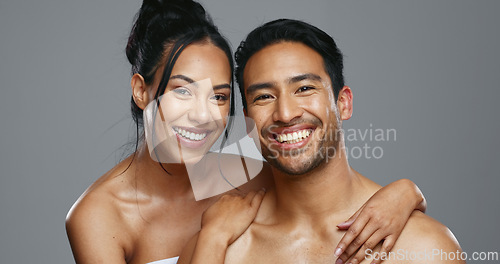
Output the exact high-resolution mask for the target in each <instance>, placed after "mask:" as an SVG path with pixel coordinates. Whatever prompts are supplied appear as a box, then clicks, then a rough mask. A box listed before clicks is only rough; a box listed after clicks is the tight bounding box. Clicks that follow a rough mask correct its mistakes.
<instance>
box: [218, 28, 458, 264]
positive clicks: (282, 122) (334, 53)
mask: <svg viewBox="0 0 500 264" xmlns="http://www.w3.org/2000/svg"><path fill="white" fill-rule="evenodd" d="M236 61H237V63H238V68H237V72H236V78H237V81H238V84H239V86H240V89H241V92H242V95H243V104H244V107H245V114H246V115H247V116H248V117H250V118H252V119H254V121H255V124H256V128H257V131H258V132H259V140H260V144H261V149H262V155H263V156H264V157H265V158H266V160H267V161H268V162H269V163H270V164H271V165H272V167H273V168H272V169H273V175H274V181H275V186H276V187H275V189H274V190H268V191H267V193H266V195H265V197H264V199H263V201H262V203H261V205H260V208H259V210H258V212H257V216H256V218H255V219H254V221H253V223H252V224H251V225H250V227H249V228H248V229H247V230H246V231H245V232H244V233H243V234H242V235H241V236H240V237H239V238H238V239H237V240H236V241H235V242H234V243H232V244H231V245H230V246H229V248H228V249H227V251H226V252H225V259H226V263H343V262H346V261H348V260H347V259H346V258H345V257H342V256H341V257H340V258H338V255H339V253H340V251H341V250H345V249H340V250H339V249H336V248H335V246H336V245H337V243H338V242H339V241H340V240H341V238H342V236H343V235H344V232H342V231H339V230H338V229H337V228H336V227H332V225H331V223H335V222H341V221H342V220H343V219H347V218H348V217H349V216H350V215H352V214H353V213H354V212H355V211H356V210H357V208H359V207H360V206H362V205H363V204H364V203H365V202H366V201H367V200H368V199H369V198H370V197H371V196H372V195H373V194H374V193H375V192H376V191H377V190H379V189H380V186H379V185H377V184H376V183H374V182H372V181H371V180H369V179H367V178H365V177H364V176H362V175H361V174H359V173H358V172H356V171H355V170H353V169H352V168H351V167H350V166H349V163H348V161H347V157H346V153H345V149H344V139H343V135H342V132H341V125H342V121H343V120H348V119H349V118H350V117H351V114H352V91H351V89H350V88H349V87H347V86H344V81H343V76H342V69H343V64H342V54H341V53H340V51H339V50H338V49H337V46H336V44H335V42H334V41H333V39H332V38H331V37H330V36H328V35H327V34H326V33H325V32H323V31H321V30H319V29H318V28H316V27H314V26H311V25H309V24H307V23H304V22H301V21H295V20H285V19H282V20H276V21H272V22H269V23H267V24H265V25H263V26H261V27H259V28H257V29H255V30H254V31H252V32H251V33H250V34H249V35H248V36H247V38H246V40H245V41H244V42H242V44H241V45H240V47H239V48H238V51H237V53H236ZM388 224H390V223H388ZM361 228H362V227H361ZM382 237H383V236H382ZM359 240H360V241H365V240H366V238H359ZM378 241H380V239H377V234H376V233H375V235H374V236H373V237H370V239H369V240H368V241H366V243H364V245H363V246H361V245H360V246H361V248H359V252H361V254H363V255H364V254H367V255H366V258H365V259H364V260H363V261H362V262H361V263H371V262H372V261H374V260H377V261H380V260H385V262H384V263H465V262H464V261H462V260H457V258H458V257H459V255H457V254H459V253H460V246H459V245H458V242H457V241H456V239H455V238H454V236H453V234H452V233H451V232H450V231H449V230H448V229H447V228H446V227H445V226H443V225H441V224H440V223H438V222H437V221H435V220H433V219H431V218H430V217H427V216H425V215H424V214H422V213H420V212H414V213H413V215H412V217H411V218H410V220H409V221H408V223H407V224H406V226H405V228H404V229H403V232H402V234H401V236H400V237H399V238H398V240H397V241H396V242H395V244H394V245H392V242H391V243H384V244H383V245H381V244H378V245H377V244H376V243H377V242H378ZM386 242H387V241H386ZM382 246H383V247H385V248H384V250H382V252H383V251H386V250H388V249H390V248H392V251H391V252H390V253H389V254H387V255H376V254H372V252H377V250H379V249H380V248H381V247H382ZM350 250H353V249H350ZM354 250H355V249H354ZM348 253H349V255H351V254H352V252H348ZM352 263H353V264H354V263H357V262H356V261H353V262H352Z"/></svg>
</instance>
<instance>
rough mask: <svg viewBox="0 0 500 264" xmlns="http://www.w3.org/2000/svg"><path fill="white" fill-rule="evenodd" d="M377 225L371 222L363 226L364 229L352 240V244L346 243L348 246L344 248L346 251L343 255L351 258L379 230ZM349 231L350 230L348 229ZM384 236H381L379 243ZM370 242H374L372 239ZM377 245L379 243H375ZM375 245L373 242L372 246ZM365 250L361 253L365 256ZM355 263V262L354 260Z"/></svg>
mask: <svg viewBox="0 0 500 264" xmlns="http://www.w3.org/2000/svg"><path fill="white" fill-rule="evenodd" d="M377 229H378V228H377V227H376V226H373V225H370V224H369V223H368V224H367V225H366V226H365V227H364V228H363V230H361V232H360V234H359V235H358V236H357V237H355V238H354V239H353V240H352V242H351V243H350V244H346V245H347V247H346V248H345V249H344V253H343V255H345V258H346V259H349V258H351V257H352V256H353V255H354V254H355V253H356V251H358V250H359V249H360V248H362V247H363V245H364V244H365V242H367V240H368V239H369V238H370V237H371V236H372V235H374V234H375V233H376V231H377ZM348 232H349V231H348ZM383 238H384V236H380V238H379V240H378V241H377V243H378V242H379V241H380V240H382V239H383ZM370 243H373V242H371V241H370ZM375 245H377V244H375ZM375 245H373V244H370V246H371V247H372V248H373V247H375ZM364 254H365V253H364V252H363V253H362V254H361V257H363V256H364ZM353 263H354V262H353Z"/></svg>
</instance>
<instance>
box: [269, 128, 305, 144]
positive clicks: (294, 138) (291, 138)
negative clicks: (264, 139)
mask: <svg viewBox="0 0 500 264" xmlns="http://www.w3.org/2000/svg"><path fill="white" fill-rule="evenodd" d="M310 134H311V131H310V130H309V129H304V130H300V131H295V132H293V133H288V134H279V135H277V136H276V140H277V141H278V142H280V143H286V144H294V143H298V142H300V141H302V140H304V139H305V138H307V137H308V136H309V135H310Z"/></svg>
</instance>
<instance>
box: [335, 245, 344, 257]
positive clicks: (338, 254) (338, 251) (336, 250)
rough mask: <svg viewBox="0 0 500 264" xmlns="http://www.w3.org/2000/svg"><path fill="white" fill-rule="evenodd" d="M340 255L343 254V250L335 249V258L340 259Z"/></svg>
mask: <svg viewBox="0 0 500 264" xmlns="http://www.w3.org/2000/svg"><path fill="white" fill-rule="evenodd" d="M340 254H342V249H341V248H339V247H338V248H337V249H335V256H337V257H338V256H340Z"/></svg>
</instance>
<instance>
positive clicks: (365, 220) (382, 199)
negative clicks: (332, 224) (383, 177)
mask: <svg viewBox="0 0 500 264" xmlns="http://www.w3.org/2000/svg"><path fill="white" fill-rule="evenodd" d="M426 208H427V203H426V201H425V197H424V196H423V194H422V192H421V191H420V189H419V188H418V187H417V185H415V183H413V182H412V181H410V180H408V179H402V180H398V181H395V182H393V183H391V184H388V185H387V186H385V187H383V188H381V189H380V190H379V191H377V192H376V193H375V194H374V195H373V196H372V197H371V198H370V199H369V200H368V201H367V202H366V203H365V204H364V205H363V206H362V207H361V208H360V209H359V210H358V211H357V212H356V213H355V214H354V215H352V216H351V217H350V218H349V220H347V221H346V222H344V223H341V224H339V225H338V226H337V227H338V228H339V229H347V232H346V233H345V235H344V237H343V238H342V239H341V240H340V242H339V244H338V246H337V248H336V250H335V255H336V256H338V257H339V258H338V259H339V260H337V262H336V263H337V264H340V263H346V261H347V260H349V259H350V262H352V263H360V262H361V261H362V260H363V259H364V258H365V255H366V253H365V252H366V250H367V249H374V248H375V246H376V245H377V244H378V243H380V242H382V241H383V244H382V249H381V250H380V251H381V252H380V253H381V254H383V253H384V252H385V253H388V252H389V251H390V250H391V249H392V247H393V246H394V243H395V242H396V240H397V239H398V237H399V235H400V234H401V231H402V230H403V228H404V226H405V224H406V222H407V221H408V219H409V218H410V215H411V213H412V212H413V211H414V210H420V211H422V212H425V210H426ZM380 261H381V260H380V259H379V260H376V261H373V262H372V263H380Z"/></svg>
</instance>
